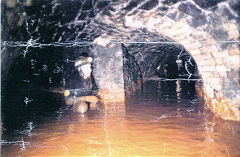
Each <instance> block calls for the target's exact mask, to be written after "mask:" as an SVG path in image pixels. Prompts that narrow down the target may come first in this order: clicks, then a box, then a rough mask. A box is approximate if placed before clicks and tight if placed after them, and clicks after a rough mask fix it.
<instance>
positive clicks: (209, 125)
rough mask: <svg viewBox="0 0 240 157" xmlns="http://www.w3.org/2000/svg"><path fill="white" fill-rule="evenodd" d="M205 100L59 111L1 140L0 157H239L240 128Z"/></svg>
mask: <svg viewBox="0 0 240 157" xmlns="http://www.w3.org/2000/svg"><path fill="white" fill-rule="evenodd" d="M203 103H204V102H203V100H202V99H197V101H184V103H183V102H181V103H177V102H174V101H173V102H171V101H169V100H168V101H165V102H162V101H159V100H157V99H155V100H154V99H152V98H151V99H149V98H145V97H141V98H138V99H136V100H132V101H128V102H127V104H126V111H125V112H120V113H105V112H104V111H95V110H89V111H88V112H87V113H86V114H84V115H83V114H77V113H74V112H73V111H71V110H70V111H65V110H61V109H60V110H59V111H57V112H56V113H57V116H56V115H54V116H48V117H45V119H44V120H42V121H41V122H40V123H39V124H31V123H30V124H29V126H28V127H26V128H25V129H24V130H17V131H16V132H15V133H14V134H11V135H8V136H3V139H2V141H1V143H2V150H1V153H2V156H10V157H13V156H72V155H74V156H143V155H147V156H214V157H217V156H239V155H240V149H239V148H240V132H239V128H240V127H239V126H240V123H239V122H233V121H226V120H221V119H218V118H217V117H215V116H213V115H212V113H211V112H210V111H209V110H208V109H206V108H204V107H203V106H204V105H203Z"/></svg>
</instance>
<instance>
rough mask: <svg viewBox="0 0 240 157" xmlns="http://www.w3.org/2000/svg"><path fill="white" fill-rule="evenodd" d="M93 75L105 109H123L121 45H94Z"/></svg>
mask: <svg viewBox="0 0 240 157" xmlns="http://www.w3.org/2000/svg"><path fill="white" fill-rule="evenodd" d="M92 52H93V54H94V61H93V76H94V79H95V81H96V84H97V86H98V95H99V96H101V98H102V100H103V103H104V105H105V106H104V107H105V110H115V111H121V110H125V104H124V101H125V94H124V79H123V57H122V49H121V45H120V44H118V45H112V46H111V47H107V48H106V47H104V46H101V45H96V46H94V49H93V50H92Z"/></svg>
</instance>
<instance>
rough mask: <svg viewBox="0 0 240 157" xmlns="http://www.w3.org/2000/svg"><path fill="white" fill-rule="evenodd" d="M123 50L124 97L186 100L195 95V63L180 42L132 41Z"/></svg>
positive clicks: (167, 100)
mask: <svg viewBox="0 0 240 157" xmlns="http://www.w3.org/2000/svg"><path fill="white" fill-rule="evenodd" d="M170 42H171V41H170ZM122 49H123V53H124V75H125V77H124V79H125V94H126V98H127V100H130V99H133V98H134V99H135V100H137V99H152V100H153V99H154V100H156V99H157V101H158V102H161V103H164V102H169V101H171V102H176V103H185V102H186V101H194V100H195V99H196V98H197V95H196V91H195V84H196V81H197V80H199V75H198V72H197V65H196V63H195V61H194V59H193V58H192V56H191V55H190V54H189V53H188V52H187V51H186V50H185V49H184V48H183V46H182V45H179V44H177V43H174V42H172V43H169V42H168V43H166V42H165V43H164V42H162V43H154V44H151V43H131V44H125V45H124V44H123V45H122Z"/></svg>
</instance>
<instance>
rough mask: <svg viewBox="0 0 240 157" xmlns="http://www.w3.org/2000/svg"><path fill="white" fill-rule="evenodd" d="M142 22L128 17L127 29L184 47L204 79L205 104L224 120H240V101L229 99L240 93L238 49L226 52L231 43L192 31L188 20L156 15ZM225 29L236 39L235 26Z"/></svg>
mask: <svg viewBox="0 0 240 157" xmlns="http://www.w3.org/2000/svg"><path fill="white" fill-rule="evenodd" d="M143 19H144V20H143ZM143 19H142V18H141V19H140V18H136V17H135V18H134V17H132V16H127V17H126V18H125V25H126V26H128V27H134V28H136V27H137V28H146V29H147V30H149V31H153V32H158V33H159V34H162V35H164V36H167V37H169V38H171V39H173V40H175V41H176V42H178V43H180V44H181V45H183V46H184V48H185V49H186V50H187V51H188V52H189V53H190V54H191V55H192V56H193V58H194V60H195V61H196V63H197V65H198V70H199V74H200V75H201V77H202V79H203V93H202V96H204V98H205V100H206V104H207V105H208V106H209V107H210V108H211V110H212V111H213V113H215V114H216V115H217V116H219V117H221V118H224V119H231V120H240V111H239V103H240V99H239V98H238V97H237V96H236V97H232V96H230V95H229V93H232V94H233V95H238V94H239V89H237V88H238V87H239V83H238V70H239V55H240V53H239V52H240V51H239V47H238V46H237V45H236V44H232V45H228V47H227V48H224V47H223V44H231V42H230V43H227V42H222V41H216V40H215V39H213V38H212V37H211V35H209V34H208V33H207V32H205V31H203V30H202V29H196V28H193V27H191V26H190V25H189V24H188V23H187V22H186V21H185V20H181V21H178V22H176V21H173V20H171V19H169V18H162V17H158V16H153V15H151V17H149V18H143ZM226 26H228V28H226V29H227V30H228V34H229V36H232V37H233V39H234V38H235V39H237V37H238V30H237V26H236V25H235V24H234V23H228V24H226ZM231 76H232V78H231ZM231 79H233V80H231ZM234 86H235V87H234Z"/></svg>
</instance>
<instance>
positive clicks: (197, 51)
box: [188, 48, 201, 56]
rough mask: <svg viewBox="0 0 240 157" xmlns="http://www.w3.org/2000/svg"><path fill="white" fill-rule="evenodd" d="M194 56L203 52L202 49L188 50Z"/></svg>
mask: <svg viewBox="0 0 240 157" xmlns="http://www.w3.org/2000/svg"><path fill="white" fill-rule="evenodd" d="M188 51H189V52H190V54H191V55H192V56H194V55H199V54H201V51H200V50H199V48H198V49H193V50H188Z"/></svg>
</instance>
